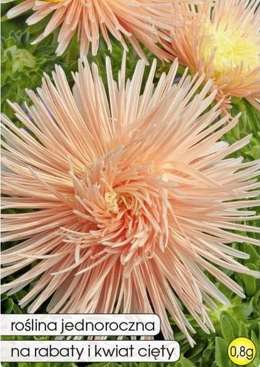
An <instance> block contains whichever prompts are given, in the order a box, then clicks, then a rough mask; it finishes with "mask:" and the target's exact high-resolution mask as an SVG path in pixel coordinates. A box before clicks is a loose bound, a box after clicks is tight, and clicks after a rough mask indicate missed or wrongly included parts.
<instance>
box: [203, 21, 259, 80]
mask: <svg viewBox="0 0 260 367" xmlns="http://www.w3.org/2000/svg"><path fill="white" fill-rule="evenodd" d="M204 34H207V37H205V39H204V41H203V44H202V48H201V51H202V54H201V56H202V59H203V60H204V61H206V62H207V61H209V60H211V59H212V61H211V63H210V64H211V66H212V70H213V76H214V77H221V76H225V74H227V73H228V72H230V71H231V70H234V67H240V66H241V65H243V68H244V70H247V71H248V70H254V69H255V68H256V67H258V66H259V61H260V58H259V45H257V43H256V41H255V40H254V38H253V37H250V36H248V35H244V34H243V33H242V32H240V31H239V29H235V28H233V29H232V28H231V27H227V26H226V25H221V24H219V26H218V27H217V26H216V25H215V24H207V25H205V33H204Z"/></svg>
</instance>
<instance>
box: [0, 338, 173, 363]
mask: <svg viewBox="0 0 260 367" xmlns="http://www.w3.org/2000/svg"><path fill="white" fill-rule="evenodd" d="M1 350H2V356H1V359H2V361H4V362H175V361H177V360H178V359H179V356H180V347H179V344H178V343H177V342H175V341H104V340H103V341H2V347H1Z"/></svg>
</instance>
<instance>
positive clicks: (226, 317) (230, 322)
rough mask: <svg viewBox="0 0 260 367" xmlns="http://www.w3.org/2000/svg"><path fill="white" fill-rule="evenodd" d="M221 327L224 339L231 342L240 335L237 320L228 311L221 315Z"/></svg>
mask: <svg viewBox="0 0 260 367" xmlns="http://www.w3.org/2000/svg"><path fill="white" fill-rule="evenodd" d="M220 328H221V333H222V335H223V337H224V339H225V340H226V341H227V342H228V343H230V342H231V340H233V339H234V338H236V337H237V336H238V331H239V325H238V323H237V322H236V320H235V319H234V318H233V317H232V316H231V315H230V314H228V313H227V312H225V311H224V312H222V313H221V315H220Z"/></svg>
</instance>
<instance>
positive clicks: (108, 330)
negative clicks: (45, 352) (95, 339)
mask: <svg viewBox="0 0 260 367" xmlns="http://www.w3.org/2000/svg"><path fill="white" fill-rule="evenodd" d="M0 319H1V335H21V336H26V335H28V336H31V335H60V336H63V335H64V336H68V335H72V336H86V335H89V336H91V335H95V336H99V335H103V336H109V335H111V336H113V335H114V336H124V335H139V336H146V335H147V336H148V335H156V334H158V333H159V332H160V319H159V317H158V316H157V315H154V314H117V315H114V314H59V315H56V314H55V315H54V314H47V315H43V314H34V315H28V314H27V315H25V314H24V315H21V314H19V315H15V314H7V315H1V317H0Z"/></svg>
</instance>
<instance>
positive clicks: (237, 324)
mask: <svg viewBox="0 0 260 367" xmlns="http://www.w3.org/2000/svg"><path fill="white" fill-rule="evenodd" d="M9 7H10V5H3V6H2V14H5V12H6V10H7V9H8V8H9ZM24 21H25V17H22V16H21V17H19V18H17V19H15V20H7V19H6V18H5V16H4V15H3V16H2V18H1V23H2V50H1V52H2V100H1V108H2V111H3V112H4V113H6V114H7V115H8V116H9V117H11V118H13V119H14V116H13V114H12V112H11V109H10V108H9V106H8V103H7V102H6V100H7V99H9V100H11V101H16V102H18V103H22V102H23V101H27V100H28V99H27V95H26V92H25V90H26V88H30V89H35V88H37V87H38V86H40V84H41V78H42V75H43V73H44V72H46V73H48V74H50V73H51V71H52V70H53V68H54V65H55V64H60V65H62V66H63V68H64V69H65V72H66V74H67V77H68V79H69V81H70V82H72V77H71V74H70V72H71V71H75V70H77V56H78V48H77V43H76V42H75V40H74V41H73V42H72V44H71V46H70V47H69V49H68V50H67V51H66V53H65V54H64V55H63V56H62V57H56V55H55V48H56V37H57V34H54V35H52V36H49V37H48V38H47V39H46V40H44V41H43V42H41V43H40V44H39V45H34V46H33V45H31V44H30V42H31V41H32V40H33V39H34V38H35V37H36V34H38V33H39V32H40V30H41V29H43V28H44V22H42V23H41V24H40V25H37V26H33V27H31V28H30V30H28V28H27V27H26V25H25V22H24ZM106 55H108V51H107V50H106V48H105V46H104V45H103V44H102V43H101V47H100V50H99V53H98V55H97V56H96V57H90V56H89V57H90V58H91V59H93V60H94V61H95V62H96V63H97V64H98V65H99V66H100V71H101V74H102V73H104V68H103V65H104V59H105V57H106ZM121 55H122V50H121V48H120V46H118V44H117V43H116V42H113V53H112V55H110V56H111V58H112V64H113V68H114V72H115V77H116V74H117V72H118V70H119V67H120V63H121ZM147 55H148V58H149V59H150V60H151V59H152V55H149V54H148V53H147ZM136 61H137V56H136V55H135V54H134V52H133V51H132V50H130V52H129V53H128V68H127V72H128V75H129V76H130V75H131V73H132V70H133V68H134V66H135V63H136ZM168 68H169V65H167V64H165V63H160V62H159V63H158V75H160V73H161V72H163V71H167V69H168ZM238 112H242V116H241V120H240V123H239V125H238V126H237V127H236V128H235V129H234V130H233V131H232V132H230V133H229V134H228V135H227V136H226V139H227V140H228V141H230V142H233V141H235V140H237V139H239V138H242V137H244V136H246V135H248V134H252V140H251V143H250V144H249V145H248V146H247V147H245V148H244V149H243V150H242V154H243V156H244V158H245V159H246V160H252V159H260V128H259V127H260V113H258V112H257V111H256V110H254V109H253V108H252V107H251V106H249V104H248V103H247V102H245V101H239V100H234V101H233V109H232V113H233V114H236V113H238ZM14 121H15V120H14ZM258 213H259V214H260V210H259V208H258ZM255 224H256V225H257V223H255ZM258 225H259V223H258ZM234 246H237V247H238V248H240V249H242V250H244V251H245V252H248V253H249V254H250V259H249V260H246V261H245V263H246V265H247V266H248V267H250V268H252V269H260V249H259V248H254V247H253V246H251V245H249V244H246V243H245V244H240V245H238V244H234ZM229 275H230V276H231V277H232V278H234V279H235V280H236V281H237V282H238V283H239V284H241V285H243V287H244V289H245V293H246V298H245V299H243V300H241V299H239V298H238V297H237V296H234V295H233V294H232V293H231V292H230V291H228V290H227V289H224V287H223V286H222V285H219V287H220V288H221V290H222V291H223V292H224V293H225V294H226V295H227V296H228V298H229V299H230V305H229V306H227V307H223V306H222V307H220V306H219V307H217V308H216V309H215V310H214V311H212V312H211V317H212V319H213V321H214V325H215V328H216V333H215V334H211V335H206V334H205V333H204V332H202V331H201V330H199V329H198V328H197V327H196V326H195V328H196V330H197V334H196V336H195V339H196V341H197V345H196V346H195V347H194V348H193V349H191V348H190V347H189V345H188V343H187V341H186V340H185V338H184V337H183V335H182V334H181V333H180V332H179V331H178V330H177V328H176V327H175V326H174V324H173V329H174V330H175V338H176V340H178V341H179V342H180V344H181V351H182V356H181V359H180V360H179V361H178V362H177V363H176V364H175V366H176V367H194V366H196V367H231V366H232V365H231V363H230V362H229V361H228V358H227V347H228V344H229V342H230V341H231V340H232V339H233V338H235V337H238V336H248V337H250V338H251V339H252V340H253V341H254V342H255V344H256V345H257V346H258V355H257V357H256V358H255V360H254V362H253V363H251V364H250V365H249V366H251V367H260V347H259V346H260V280H256V279H253V278H252V277H249V276H246V275H238V274H232V272H230V273H229ZM23 292H24V291H21V292H20V293H18V294H16V295H14V296H12V297H7V296H4V297H3V298H2V312H5V313H23V312H25V311H24V310H21V309H20V308H19V306H18V300H19V298H21V297H22V295H23ZM16 339H23V338H22V337H20V338H16ZM24 339H25V338H24ZM137 364H139V366H140V367H145V366H148V365H149V364H146V363H121V364H117V363H97V364H92V366H93V367H95V366H100V367H105V366H106V367H109V366H111V367H116V366H122V367H123V366H125V365H128V366H132V367H135V366H136V365H137ZM29 365H34V366H36V367H49V366H53V367H58V365H59V366H61V365H63V364H58V363H4V366H5V367H7V366H8V367H13V366H18V367H26V366H29ZM66 365H67V366H68V367H76V364H73V363H67V364H66ZM80 365H82V366H85V364H82V363H81V364H80ZM159 365H162V363H154V364H152V366H154V367H157V366H159ZM164 365H167V364H166V363H165V364H164ZM168 365H172V363H171V364H168Z"/></svg>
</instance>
